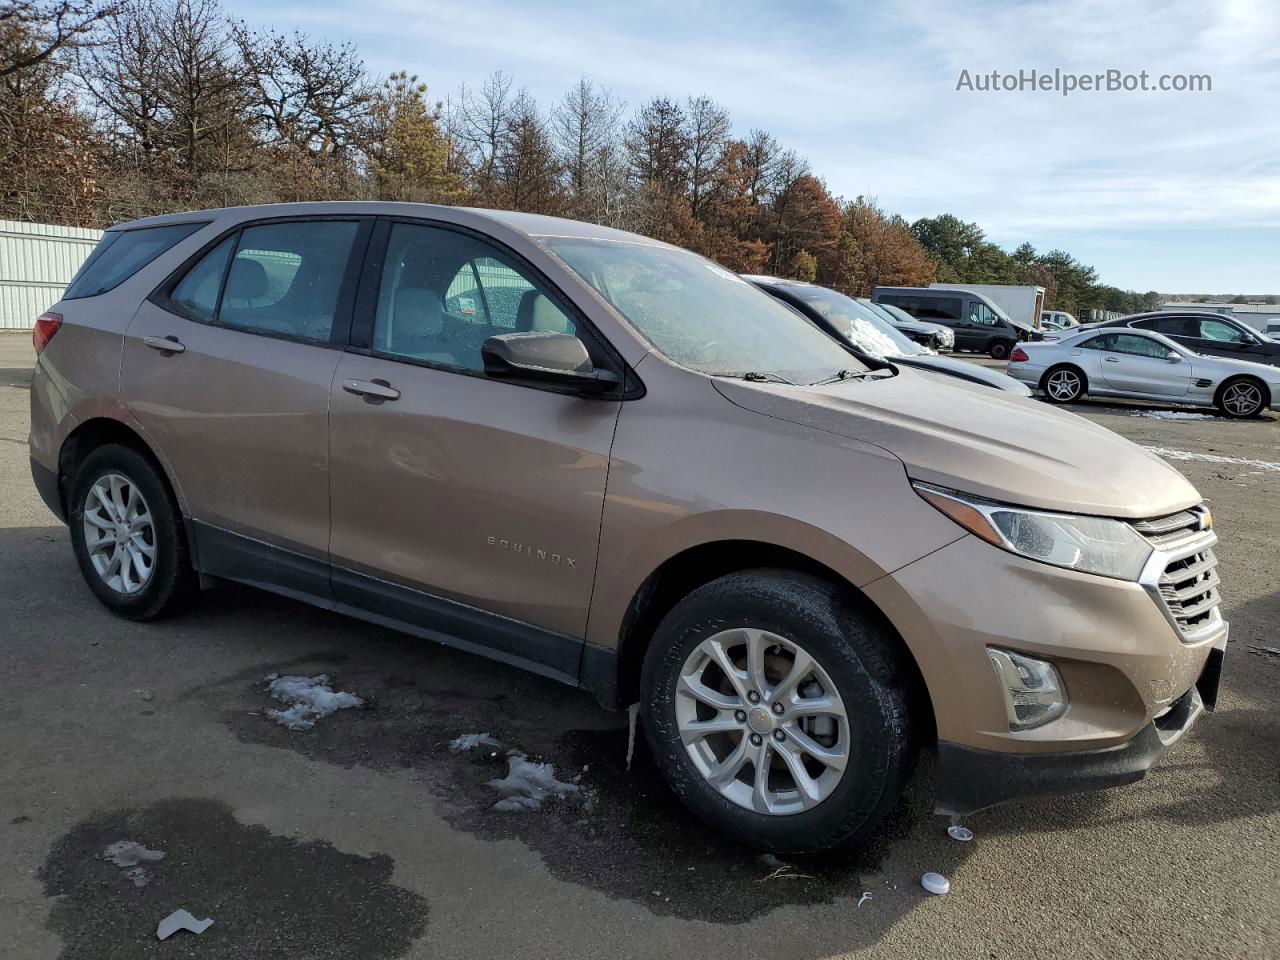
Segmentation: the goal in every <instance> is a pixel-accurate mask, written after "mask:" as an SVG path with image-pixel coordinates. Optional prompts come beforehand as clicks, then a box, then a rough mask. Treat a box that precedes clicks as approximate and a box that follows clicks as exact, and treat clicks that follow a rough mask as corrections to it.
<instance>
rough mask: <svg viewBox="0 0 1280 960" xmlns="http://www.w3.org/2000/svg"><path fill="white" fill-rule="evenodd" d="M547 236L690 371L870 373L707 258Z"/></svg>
mask: <svg viewBox="0 0 1280 960" xmlns="http://www.w3.org/2000/svg"><path fill="white" fill-rule="evenodd" d="M540 239H542V241H543V242H544V243H546V245H547V246H548V247H550V248H551V249H552V250H553V251H555V253H556V254H557V255H558V256H559V257H560V258H561V259H562V260H564V262H565V263H567V264H568V265H569V266H570V267H571V268H572V269H573V271H574V272H575V273H577V274H578V275H579V276H580V277H582V279H583V280H585V281H586V282H587V283H589V284H590V285H591V286H592V287H594V288H595V290H596V292H598V293H599V294H600V295H601V296H602V297H604V298H605V299H606V300H608V301H609V302H610V303H611V304H613V306H614V307H615V308H616V309H617V310H618V312H619V313H621V314H622V315H623V316H624V317H625V318H626V319H627V322H628V323H630V324H631V325H632V326H633V327H635V328H636V330H637V331H639V332H640V333H641V334H642V335H643V336H644V337H645V338H646V339H648V340H649V342H650V343H652V344H653V345H654V347H656V348H657V349H658V350H659V351H661V352H662V353H663V354H664V355H665V356H667V357H668V358H669V359H670V360H672V361H674V362H675V363H678V364H680V365H681V366H682V367H688V368H689V369H691V370H697V371H699V372H700V373H706V374H710V375H711V376H725V377H735V376H742V375H744V374H747V373H758V374H765V375H771V376H774V377H778V378H780V379H783V380H786V381H788V382H790V383H802V384H810V383H817V382H819V381H822V380H828V379H830V378H832V377H834V376H836V375H837V374H838V373H839V372H840V371H841V370H852V371H856V372H859V373H861V372H864V371H865V370H866V368H865V367H864V366H862V365H861V364H859V363H858V361H857V360H856V359H855V358H854V357H853V356H851V355H850V354H849V353H848V352H847V351H846V350H845V349H844V348H843V347H841V346H840V345H839V344H838V343H836V342H835V341H834V340H832V339H831V338H830V337H828V336H827V335H826V334H825V333H823V332H822V331H821V330H819V329H818V328H817V327H815V326H814V325H813V324H811V323H810V322H809V321H808V320H806V319H805V318H804V317H802V316H800V315H799V314H798V313H796V312H795V311H794V310H792V309H790V308H789V307H786V306H783V305H782V304H781V303H779V302H778V301H776V300H774V299H773V297H771V296H769V295H768V294H767V293H764V292H763V291H761V290H757V289H756V288H755V287H753V286H752V285H751V284H750V283H748V282H747V281H745V280H743V279H741V278H740V277H738V276H737V275H736V274H734V273H730V272H729V271H728V270H726V269H724V268H723V267H721V266H718V265H717V264H715V263H712V262H711V261H710V260H706V259H704V258H702V257H700V256H698V255H697V254H693V253H689V252H688V251H685V250H678V249H675V248H673V247H664V246H658V245H656V244H648V243H641V242H634V243H632V242H627V241H616V240H584V239H580V238H576V237H542V238H540Z"/></svg>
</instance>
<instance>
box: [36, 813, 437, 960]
mask: <svg viewBox="0 0 1280 960" xmlns="http://www.w3.org/2000/svg"><path fill="white" fill-rule="evenodd" d="M122 838H129V839H131V840H134V841H137V842H139V843H142V844H144V845H145V846H147V847H151V848H154V849H158V850H163V851H164V857H163V859H160V860H156V861H154V862H148V863H147V872H148V874H149V875H150V882H149V883H148V884H147V885H146V886H145V888H139V887H137V886H135V885H134V884H133V883H131V882H130V880H129V878H128V877H127V876H125V873H124V872H122V871H121V870H120V868H119V867H117V866H115V865H114V864H112V863H111V862H110V861H109V860H108V859H105V858H104V857H103V856H102V853H103V851H104V850H105V849H107V848H108V847H109V846H110V845H111V844H113V843H117V842H119V841H120V840H121V839H122ZM393 867H394V862H393V861H392V859H391V858H390V857H388V856H385V855H382V854H377V855H375V856H372V857H362V856H357V855H355V854H348V853H342V852H340V851H338V850H336V849H334V847H332V846H331V845H329V844H328V843H325V842H323V841H310V842H299V841H297V840H293V839H290V838H288V837H281V836H276V835H275V834H272V833H271V832H270V831H268V830H267V829H266V828H264V827H260V826H251V825H247V824H243V823H240V822H239V821H238V820H236V819H235V817H234V816H232V813H231V810H230V808H229V807H227V806H225V805H224V804H221V803H217V802H214V801H210V800H199V799H188V800H166V801H162V802H160V803H156V804H152V805H151V806H147V807H143V808H141V809H136V810H120V811H115V812H112V813H107V814H103V815H101V816H98V817H95V818H93V819H91V820H87V821H85V822H83V823H81V824H79V825H78V826H76V827H75V828H73V829H72V830H71V831H70V832H69V833H68V834H66V836H64V837H63V838H62V839H61V840H59V841H58V842H57V843H56V844H55V845H54V848H53V851H52V852H51V853H50V855H49V858H48V860H47V861H46V862H45V865H44V867H43V868H42V869H41V871H40V874H39V876H40V880H41V881H42V882H43V884H44V889H45V894H46V895H47V896H50V897H57V898H58V899H57V900H56V902H55V903H54V905H53V909H52V911H51V913H50V916H49V927H50V929H52V930H53V931H54V932H55V933H57V934H58V935H59V936H60V937H61V938H62V941H63V949H62V953H61V954H60V955H59V958H60V960H145V958H147V957H166V958H172V957H175V956H195V955H199V956H200V957H204V958H209V960H244V958H247V957H253V958H255V960H276V958H279V960H289V958H295V957H306V958H308V960H339V958H341V960H349V958H351V957H360V958H361V960H390V958H393V957H398V956H401V955H402V954H404V953H405V952H406V951H407V950H408V949H409V947H410V946H411V945H412V944H413V942H414V940H416V939H417V938H418V937H420V936H421V935H422V933H423V931H424V930H425V928H426V918H427V904H426V901H425V900H423V899H422V897H420V896H418V895H417V894H415V893H413V892H411V891H409V890H405V889H404V888H402V887H397V886H395V885H394V884H392V883H391V875H392V870H393ZM179 907H185V908H186V909H188V910H190V911H191V912H192V913H193V914H195V915H196V916H198V917H212V918H213V920H214V923H213V925H212V926H211V927H209V929H208V930H206V931H205V932H204V933H202V934H200V936H199V938H198V939H193V938H191V937H190V935H189V934H185V933H178V934H175V935H174V937H173V938H171V939H170V940H168V941H166V942H163V943H162V942H160V941H158V940H156V924H157V923H159V921H160V920H161V919H163V918H164V917H166V916H168V915H169V914H170V913H172V912H173V911H174V910H176V909H178V908H179Z"/></svg>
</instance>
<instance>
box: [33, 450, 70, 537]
mask: <svg viewBox="0 0 1280 960" xmlns="http://www.w3.org/2000/svg"><path fill="white" fill-rule="evenodd" d="M31 479H32V480H33V481H34V482H35V485H36V491H37V492H38V493H39V494H40V499H41V500H43V501H44V504H45V506H46V507H48V508H49V509H50V510H52V511H53V514H54V516H56V517H57V518H58V519H59V520H61V521H63V522H64V523H65V522H66V519H67V518H66V517H65V516H64V515H63V513H62V495H61V493H60V491H59V490H58V472H57V471H56V470H50V469H49V468H48V467H46V466H45V465H44V464H43V463H41V462H40V461H38V460H36V458H35V457H32V458H31Z"/></svg>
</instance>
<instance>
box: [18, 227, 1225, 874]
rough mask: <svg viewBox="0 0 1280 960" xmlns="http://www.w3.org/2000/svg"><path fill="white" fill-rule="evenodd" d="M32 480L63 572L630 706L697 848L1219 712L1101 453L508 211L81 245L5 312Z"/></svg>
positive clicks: (1185, 608)
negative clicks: (353, 626) (416, 648)
mask: <svg viewBox="0 0 1280 960" xmlns="http://www.w3.org/2000/svg"><path fill="white" fill-rule="evenodd" d="M34 338H35V344H36V348H37V351H38V359H37V362H36V369H35V373H34V378H33V381H32V390H31V441H30V444H31V464H32V472H33V475H34V478H35V483H36V486H37V487H38V488H39V490H40V493H41V494H42V496H43V498H44V500H45V502H46V503H47V504H48V505H49V507H50V508H51V509H52V510H53V511H54V512H55V513H57V514H58V516H59V517H61V518H63V519H64V520H65V521H66V523H67V524H68V525H69V527H70V533H71V541H72V545H73V548H74V551H75V556H76V559H77V561H78V563H79V566H80V569H81V571H82V572H83V574H84V578H85V580H86V581H87V583H88V585H89V587H90V588H91V589H92V591H93V592H94V593H95V594H96V595H97V597H98V598H99V599H100V600H101V601H102V602H103V603H104V604H105V605H106V606H107V607H109V608H110V609H111V610H113V611H115V612H116V613H118V614H120V615H122V616H125V617H129V618H133V619H137V620H149V619H152V618H155V617H158V616H160V615H161V614H164V613H168V612H171V611H173V610H175V609H177V608H179V607H180V606H181V605H182V604H183V603H184V602H185V601H187V600H189V599H190V598H191V597H192V595H193V594H194V593H196V592H197V591H198V590H199V588H200V587H201V585H202V584H205V583H209V582H212V580H214V579H216V578H223V579H228V580H234V581H239V582H241V583H246V584H251V585H253V586H256V587H261V588H263V589H266V590H271V591H275V592H276V593H279V594H283V595H285V596H288V597H294V598H297V599H301V600H305V601H307V602H310V603H314V604H317V605H319V606H322V607H326V608H328V609H332V610H337V611H341V612H343V613H346V614H350V615H352V616H355V617H360V618H363V619H365V620H369V621H372V622H374V623H378V624H383V625H387V626H391V627H395V628H397V629H400V630H404V631H407V632H409V633H412V634H417V635H420V636H422V637H426V638H429V639H432V640H436V641H439V642H442V643H446V644H451V645H454V646H457V647H461V648H463V649H465V650H468V651H472V652H474V653H479V654H483V655H485V656H490V657H494V658H497V659H499V660H502V661H506V662H509V663H513V664H518V665H520V666H522V667H525V668H528V669H529V670H532V671H534V672H536V673H539V674H542V675H544V676H547V677H552V678H555V679H557V680H561V681H564V682H566V683H569V684H574V685H577V686H579V687H582V688H584V689H585V690H587V691H589V692H590V693H591V694H593V695H594V696H595V697H596V698H598V699H599V700H600V701H601V702H602V703H603V704H605V705H607V706H610V707H621V706H625V705H629V704H634V703H639V705H640V710H641V715H642V719H643V728H644V731H645V734H646V736H647V739H648V742H649V744H650V746H651V750H652V752H653V754H654V755H655V757H656V759H657V763H658V765H659V766H660V768H661V770H662V773H663V775H664V777H665V778H666V780H667V781H668V783H669V785H670V786H671V788H672V789H673V790H674V792H675V793H676V794H678V795H679V796H680V797H681V798H682V799H683V800H684V802H685V803H687V804H688V806H689V807H690V808H692V810H693V811H694V812H695V813H696V814H697V815H698V816H700V817H701V818H702V819H704V820H705V821H706V822H707V823H708V824H710V825H711V826H712V827H714V828H715V829H717V830H721V831H723V832H725V833H727V834H729V835H731V836H733V837H736V838H738V839H739V840H741V841H743V842H746V843H750V844H754V845H756V846H759V847H761V848H763V849H766V850H770V851H775V852H779V853H790V854H803V853H817V852H820V851H828V850H834V849H838V848H843V847H849V846H852V845H854V844H857V843H858V842H859V841H860V840H861V839H862V838H864V837H865V836H866V835H867V833H868V831H870V830H871V829H873V828H874V827H875V825H876V823H877V822H878V821H879V820H880V819H881V818H882V817H883V816H884V814H885V813H886V812H887V811H888V810H889V808H890V807H891V806H892V805H893V804H894V803H895V801H896V800H897V798H898V797H899V796H900V793H901V791H902V789H903V786H904V784H905V782H906V780H907V778H908V777H909V775H910V774H911V771H912V768H913V764H914V762H915V759H916V756H917V754H918V753H919V752H920V751H921V750H922V749H929V750H933V751H936V755H937V764H936V780H937V802H936V809H937V810H938V811H939V812H941V813H949V814H958V813H965V812H970V811H973V810H977V809H980V808H983V807H987V806H990V805H992V804H995V803H999V802H1002V801H1005V800H1009V799H1013V798H1017V797H1031V796H1042V795H1049V794H1057V793H1065V792H1070V791H1076V790H1083V789H1090V788H1096V787H1104V786H1110V785H1114V784H1120V783H1126V782H1131V781H1133V780H1137V779H1138V778H1140V777H1141V776H1142V775H1143V774H1144V773H1145V772H1146V770H1147V769H1148V768H1149V767H1150V766H1151V764H1152V763H1154V762H1155V761H1156V760H1157V759H1158V758H1159V757H1160V756H1162V755H1163V754H1164V753H1165V752H1166V751H1167V750H1168V749H1169V748H1170V746H1171V745H1172V744H1173V743H1174V742H1175V741H1176V740H1177V739H1178V738H1179V737H1180V736H1181V735H1182V734H1183V733H1184V732H1185V731H1186V730H1187V729H1188V728H1189V727H1190V726H1191V724H1192V723H1194V722H1195V721H1196V719H1197V718H1198V717H1199V716H1200V715H1201V713H1202V712H1203V711H1204V710H1205V709H1206V708H1208V709H1212V706H1213V702H1214V698H1215V695H1216V692H1217V685H1218V675H1219V670H1220V663H1221V657H1222V651H1223V650H1224V648H1225V643H1226V634H1227V624H1226V623H1225V622H1224V621H1223V619H1222V616H1221V614H1220V612H1219V609H1218V604H1219V598H1218V576H1217V573H1216V572H1215V564H1216V560H1215V557H1214V553H1213V546H1214V544H1215V542H1216V536H1215V534H1214V532H1213V530H1212V521H1211V517H1210V514H1209V511H1208V510H1207V509H1206V508H1205V506H1204V505H1203V504H1202V503H1201V498H1200V496H1199V495H1198V494H1197V493H1196V491H1195V490H1194V489H1193V488H1192V487H1191V485H1190V484H1189V483H1188V482H1187V481H1186V479H1184V478H1183V477H1182V475H1181V474H1179V473H1178V472H1177V471H1175V470H1174V469H1173V468H1171V467H1170V466H1168V465H1167V464H1166V463H1165V462H1164V461H1162V460H1160V459H1159V458H1158V457H1156V456H1154V455H1153V454H1151V453H1148V452H1146V451H1144V450H1142V449H1140V448H1139V447H1137V446H1135V445H1133V444H1131V443H1129V442H1128V441H1126V440H1124V439H1122V438H1120V437H1119V436H1117V435H1116V434H1114V433H1112V432H1110V431H1108V430H1106V429H1103V428H1101V427H1099V426H1096V425H1094V424H1092V423H1090V422H1089V421H1086V420H1084V419H1081V418H1079V417H1077V416H1074V415H1072V414H1069V413H1065V412H1063V411H1060V410H1057V409H1053V408H1050V407H1048V406H1044V405H1041V404H1038V403H1036V402H1035V401H1032V400H1027V399H1023V398H1018V397H1011V396H1009V395H1007V394H1003V393H1001V392H999V391H995V390H988V389H984V388H981V387H970V386H967V385H965V384H963V383H960V382H956V383H954V384H952V383H948V382H943V381H940V380H938V379H936V378H929V377H928V376H927V375H924V374H921V373H918V372H916V371H912V370H910V369H909V368H901V369H898V368H895V367H893V366H892V365H885V366H884V367H883V368H880V369H875V370H872V369H868V368H865V367H862V366H860V365H859V363H858V360H857V359H856V358H854V357H852V356H851V355H850V354H849V353H848V352H847V351H846V350H844V349H843V348H842V347H841V346H840V345H839V344H837V343H836V342H834V341H832V340H830V339H829V338H828V337H827V336H826V335H825V334H823V333H821V332H820V331H819V330H817V329H816V328H815V327H814V326H812V325H811V324H810V323H808V322H807V321H806V320H804V319H803V318H802V317H800V316H799V315H798V314H796V313H794V312H793V311H791V310H790V309H788V308H787V307H786V306H784V305H783V304H780V303H778V302H776V301H775V300H773V299H772V298H771V297H769V296H768V295H767V294H765V293H762V292H761V291H759V290H757V289H755V288H754V287H753V286H751V284H749V283H747V282H745V281H744V280H742V279H741V278H739V277H738V276H736V275H734V274H733V273H731V272H729V271H728V270H726V269H724V268H722V267H720V266H718V265H717V264H715V263H712V262H711V261H709V260H705V259H703V258H702V257H699V256H696V255H695V254H692V253H689V252H687V251H685V250H681V249H678V248H676V247H673V246H669V245H667V244H664V243H659V242H656V241H653V240H649V239H647V238H645V237H640V236H636V235H634V234H630V233H623V232H620V231H618V230H612V229H608V228H605V227H598V226H592V225H588V224H583V223H576V222H572V221H568V220H559V219H553V218H549V217H543V216H535V215H528V214H520V213H504V212H498V211H490V210H466V209H458V208H451V207H434V206H422V205H416V204H395V203H312V204H295V205H285V206H270V207H246V208H238V209H227V210H211V211H205V212H200V213H189V214H179V215H169V216H161V217H152V218H149V219H145V220H139V221H137V222H134V223H130V224H126V225H124V226H120V227H116V228H113V229H111V230H109V231H107V233H106V234H105V235H104V236H103V238H102V240H101V242H100V243H99V244H98V246H97V248H96V249H95V251H94V252H93V254H92V255H91V256H90V258H89V259H88V260H87V262H86V263H85V265H84V266H83V267H82V269H81V271H80V272H79V274H77V276H76V277H75V279H74V280H73V281H72V283H71V285H70V286H69V287H68V289H67V291H66V293H65V296H64V298H63V299H62V300H61V301H60V302H59V303H57V304H56V305H55V306H54V307H53V308H51V310H50V311H49V312H48V313H46V314H44V315H43V316H41V317H40V318H39V320H38V321H37V323H36V327H35V333H34Z"/></svg>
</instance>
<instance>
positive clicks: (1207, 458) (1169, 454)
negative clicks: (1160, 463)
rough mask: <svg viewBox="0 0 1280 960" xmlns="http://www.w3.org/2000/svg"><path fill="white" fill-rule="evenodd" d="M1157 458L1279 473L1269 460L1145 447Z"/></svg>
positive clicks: (1278, 469) (1279, 470)
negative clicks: (1236, 465)
mask: <svg viewBox="0 0 1280 960" xmlns="http://www.w3.org/2000/svg"><path fill="white" fill-rule="evenodd" d="M1146 449H1147V450H1150V451H1151V452H1152V453H1154V454H1156V455H1157V456H1161V457H1164V458H1165V459H1166V460H1198V461H1200V462H1202V463H1221V464H1238V465H1240V466H1243V467H1257V468H1258V469H1259V470H1261V471H1264V472H1276V473H1280V463H1273V462H1271V461H1269V460H1250V459H1248V458H1246V457H1224V456H1220V455H1219V454H1216V453H1195V452H1193V451H1191V450H1172V449H1170V448H1169V447H1147V448H1146Z"/></svg>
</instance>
